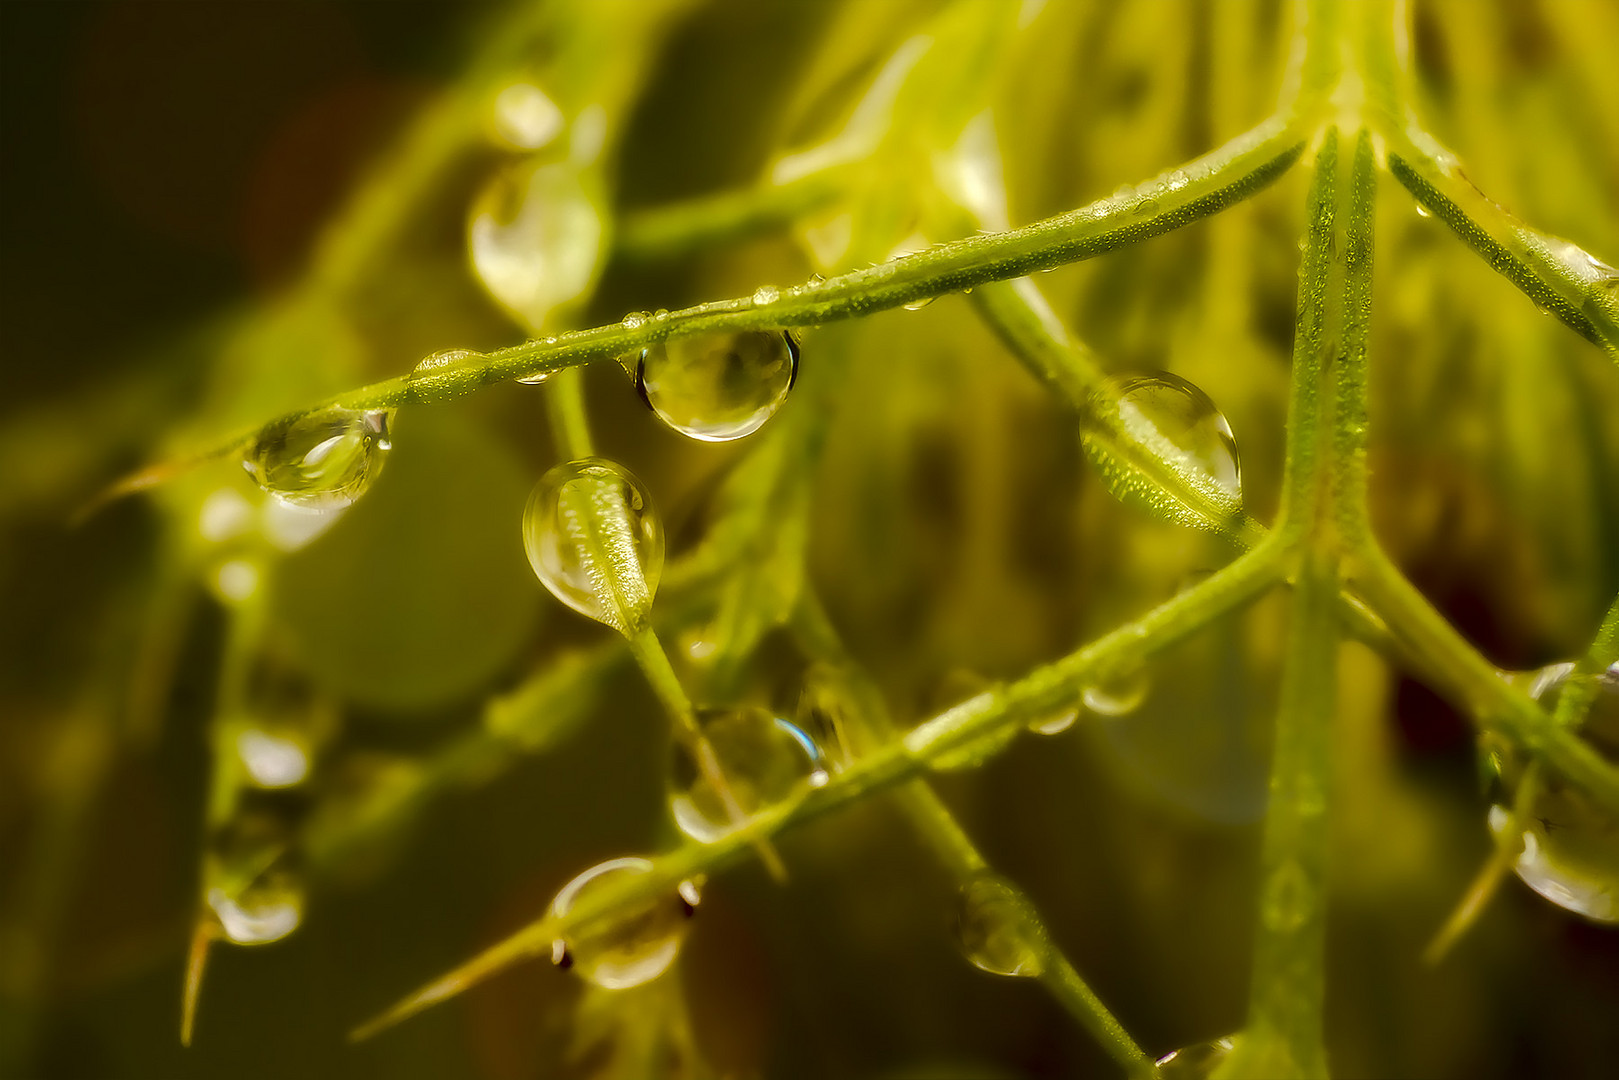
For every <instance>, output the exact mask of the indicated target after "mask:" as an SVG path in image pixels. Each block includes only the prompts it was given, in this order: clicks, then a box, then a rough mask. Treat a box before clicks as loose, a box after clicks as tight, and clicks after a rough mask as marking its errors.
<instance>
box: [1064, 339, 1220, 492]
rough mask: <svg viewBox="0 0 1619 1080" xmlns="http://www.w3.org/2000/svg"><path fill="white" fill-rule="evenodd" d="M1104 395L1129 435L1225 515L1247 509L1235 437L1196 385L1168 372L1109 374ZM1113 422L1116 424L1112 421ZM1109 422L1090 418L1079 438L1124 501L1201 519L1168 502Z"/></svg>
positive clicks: (1120, 428)
mask: <svg viewBox="0 0 1619 1080" xmlns="http://www.w3.org/2000/svg"><path fill="white" fill-rule="evenodd" d="M1101 400H1102V401H1103V402H1104V403H1105V404H1104V406H1103V407H1104V408H1105V409H1107V410H1108V411H1110V412H1111V416H1109V417H1107V419H1109V420H1110V421H1112V422H1113V423H1114V424H1116V425H1117V430H1118V432H1119V433H1121V434H1122V436H1123V438H1124V439H1125V440H1127V441H1128V442H1129V443H1133V444H1136V445H1139V446H1141V447H1143V448H1145V449H1146V450H1147V451H1148V452H1149V453H1150V454H1151V455H1152V456H1153V457H1155V458H1157V459H1158V460H1160V461H1162V462H1164V463H1165V464H1166V465H1167V467H1168V468H1169V469H1170V470H1172V472H1173V473H1174V475H1175V477H1176V478H1178V479H1179V481H1180V483H1181V484H1182V485H1183V486H1184V487H1185V488H1186V489H1187V490H1188V491H1189V492H1190V493H1192V494H1193V495H1195V496H1196V497H1198V498H1199V499H1200V500H1201V501H1203V502H1205V503H1206V504H1207V505H1208V506H1209V507H1210V508H1211V509H1212V510H1213V511H1214V512H1215V513H1216V514H1218V515H1220V516H1221V517H1231V516H1235V515H1237V514H1239V513H1240V512H1241V510H1242V466H1241V463H1240V461H1239V459H1238V455H1237V440H1236V437H1235V436H1234V435H1233V434H1232V431H1231V425H1230V423H1228V422H1227V420H1226V418H1225V415H1224V414H1223V413H1221V412H1220V410H1219V409H1218V408H1216V407H1215V404H1214V402H1213V401H1211V400H1209V396H1208V395H1207V394H1205V393H1204V392H1203V391H1202V390H1201V389H1200V388H1198V387H1197V386H1196V385H1194V384H1192V383H1190V382H1187V381H1186V380H1185V379H1182V378H1180V377H1179V376H1177V375H1172V374H1170V373H1169V372H1165V371H1160V372H1154V373H1151V374H1146V375H1129V376H1122V377H1118V378H1115V379H1113V380H1111V381H1110V383H1109V387H1108V392H1107V393H1106V394H1104V395H1103V396H1102V398H1101ZM1110 426H1111V425H1110ZM1110 426H1102V425H1094V424H1091V425H1086V427H1085V428H1084V429H1083V430H1082V431H1081V435H1080V438H1081V441H1082V443H1083V444H1084V447H1085V450H1086V452H1087V453H1088V454H1089V455H1090V456H1091V458H1092V460H1094V461H1095V462H1096V464H1097V466H1098V467H1099V468H1100V469H1101V471H1102V475H1103V477H1104V478H1105V480H1106V482H1107V484H1108V488H1109V490H1110V491H1111V492H1112V493H1113V494H1114V496H1115V497H1117V498H1118V499H1120V500H1121V501H1123V502H1129V503H1135V504H1138V505H1146V506H1147V507H1149V508H1150V509H1153V510H1155V511H1158V512H1161V513H1164V514H1166V515H1167V516H1169V517H1171V518H1172V519H1175V520H1180V521H1182V522H1184V523H1188V524H1202V521H1201V519H1200V518H1199V517H1198V516H1197V515H1195V514H1192V515H1188V514H1187V513H1186V512H1185V510H1184V508H1177V507H1174V506H1166V505H1164V504H1163V502H1162V496H1161V495H1159V494H1158V493H1157V492H1156V490H1155V488H1154V487H1153V486H1152V485H1149V484H1146V483H1144V482H1143V481H1142V480H1141V478H1140V477H1139V475H1138V471H1137V469H1136V467H1135V466H1134V465H1133V464H1132V463H1131V461H1130V460H1129V455H1128V454H1127V453H1126V452H1125V450H1124V448H1123V447H1121V446H1120V445H1119V443H1118V442H1117V441H1116V440H1115V436H1114V433H1113V431H1112V430H1110V429H1109V428H1110Z"/></svg>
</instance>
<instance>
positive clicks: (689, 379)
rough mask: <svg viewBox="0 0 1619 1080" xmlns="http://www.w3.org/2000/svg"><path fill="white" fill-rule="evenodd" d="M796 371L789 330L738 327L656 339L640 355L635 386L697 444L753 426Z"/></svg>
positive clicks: (771, 410) (770, 410) (782, 397)
mask: <svg viewBox="0 0 1619 1080" xmlns="http://www.w3.org/2000/svg"><path fill="white" fill-rule="evenodd" d="M797 375H798V343H797V341H795V340H794V339H793V336H792V335H791V334H790V333H787V332H785V331H774V330H743V331H738V332H736V333H723V334H707V335H703V336H700V337H690V338H678V339H676V340H673V341H668V342H660V343H658V344H656V345H653V346H651V347H649V348H647V349H646V350H644V351H643V352H642V353H641V359H640V363H639V366H638V367H637V369H636V380H635V382H636V386H637V388H638V389H639V390H640V392H641V397H642V399H643V400H645V401H646V403H647V405H648V407H650V408H651V409H652V411H653V412H654V413H656V414H657V416H658V419H660V420H662V421H663V422H664V423H665V424H668V425H669V426H670V427H672V428H674V429H675V430H676V431H678V432H680V433H681V434H682V435H686V436H689V437H690V438H693V439H699V440H701V441H703V442H729V441H730V440H732V439H740V438H742V437H743V436H744V435H751V434H752V433H753V432H755V431H758V430H759V428H760V427H762V426H763V425H764V423H765V421H766V420H769V419H770V418H771V417H772V416H774V415H775V414H776V411H777V410H778V409H780V408H781V406H782V403H783V402H785V401H786V400H787V392H788V391H789V390H791V389H792V387H793V381H794V380H795V379H796V378H797Z"/></svg>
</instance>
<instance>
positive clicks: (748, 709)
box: [669, 705, 827, 844]
mask: <svg viewBox="0 0 1619 1080" xmlns="http://www.w3.org/2000/svg"><path fill="white" fill-rule="evenodd" d="M696 719H697V727H698V729H699V730H700V731H701V732H702V733H703V736H704V737H705V738H706V739H707V740H708V743H709V745H710V746H712V747H713V748H714V757H715V758H716V759H717V760H718V762H719V767H720V772H721V773H722V774H723V775H724V777H725V780H726V783H727V784H729V785H730V789H731V794H732V795H733V796H734V797H735V798H736V802H737V805H738V806H739V807H740V808H741V810H742V812H743V813H744V814H746V815H750V816H751V815H752V814H754V813H756V812H757V811H758V810H760V809H762V808H763V807H766V806H769V805H771V804H772V803H777V802H781V801H782V800H783V799H786V798H788V797H790V796H791V795H793V794H794V793H795V792H797V791H798V790H800V789H801V787H802V786H807V787H819V786H821V784H824V783H825V782H826V777H827V765H826V761H825V759H824V758H823V757H822V755H821V748H820V747H819V746H818V745H816V743H815V740H814V739H811V738H810V737H809V735H808V734H806V733H805V732H804V730H803V729H802V728H800V727H798V726H797V725H795V724H793V723H791V722H790V721H787V720H783V719H782V718H780V717H778V716H776V715H774V714H773V713H771V712H770V711H769V710H768V709H762V708H758V707H756V706H746V705H745V706H742V707H740V708H734V709H699V710H697V717H696ZM669 809H670V810H671V812H672V813H673V814H674V818H675V824H676V825H678V826H680V831H681V832H684V833H685V834H686V835H687V836H690V837H691V838H692V839H694V840H699V841H701V842H703V843H705V844H708V843H713V842H714V841H715V840H718V839H720V838H721V837H722V836H724V835H726V834H727V833H729V832H731V831H733V830H734V829H736V828H737V827H739V826H740V825H742V824H745V823H744V822H740V821H734V820H732V818H731V815H730V814H729V813H728V811H727V808H726V805H725V801H724V800H723V799H722V797H721V794H720V792H718V791H717V790H715V788H714V787H713V785H711V784H710V783H709V782H708V780H707V779H706V778H705V777H704V776H703V774H702V770H701V769H700V768H699V767H698V764H697V762H696V760H694V759H693V757H692V754H691V752H690V750H688V749H687V748H686V747H685V746H684V745H682V744H680V743H676V744H675V747H674V751H673V755H672V760H671V768H670V774H669Z"/></svg>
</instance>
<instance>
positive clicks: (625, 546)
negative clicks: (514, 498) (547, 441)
mask: <svg viewBox="0 0 1619 1080" xmlns="http://www.w3.org/2000/svg"><path fill="white" fill-rule="evenodd" d="M523 546H524V549H525V550H526V551H527V552H528V561H529V564H530V565H531V566H532V567H533V568H534V573H535V575H536V576H537V577H538V578H539V579H540V583H541V584H543V585H544V586H545V587H546V588H547V589H549V590H550V591H551V594H552V595H553V596H555V597H556V598H557V599H558V600H561V601H562V602H563V603H564V604H567V605H568V606H569V607H571V608H573V609H574V610H575V611H577V612H579V613H580V614H582V615H587V616H589V617H590V618H592V619H595V620H597V621H598V622H602V623H606V624H607V625H608V626H611V627H613V628H614V629H616V630H619V631H620V632H622V633H624V634H632V633H634V632H635V631H636V630H637V629H639V628H640V627H641V626H642V625H643V623H644V622H645V620H646V617H647V614H648V612H650V610H651V608H652V597H653V595H654V594H655V593H656V592H657V589H658V578H659V576H660V575H661V574H662V573H663V550H664V542H663V522H662V520H661V519H660V518H659V517H658V514H657V511H656V510H654V509H653V507H652V497H651V496H650V495H648V494H647V491H646V488H645V487H643V486H642V484H641V482H640V481H639V480H637V479H636V478H635V477H634V476H633V475H632V474H631V473H630V472H629V470H627V469H625V468H624V467H623V466H622V465H619V464H618V463H617V462H613V461H608V460H606V459H605V458H583V459H581V460H579V461H570V462H566V463H564V464H561V465H557V466H555V467H553V468H552V469H551V470H550V471H548V472H547V473H546V474H545V475H544V476H542V477H541V478H540V482H539V483H538V484H536V485H535V487H534V491H533V494H531V495H530V496H529V499H528V506H527V508H526V509H525V510H524V511H523Z"/></svg>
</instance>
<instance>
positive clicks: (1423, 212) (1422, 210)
mask: <svg viewBox="0 0 1619 1080" xmlns="http://www.w3.org/2000/svg"><path fill="white" fill-rule="evenodd" d="M1417 217H1420V218H1431V217H1433V211H1432V210H1429V209H1428V208H1427V207H1426V206H1425V205H1423V204H1422V203H1417Z"/></svg>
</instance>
